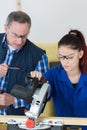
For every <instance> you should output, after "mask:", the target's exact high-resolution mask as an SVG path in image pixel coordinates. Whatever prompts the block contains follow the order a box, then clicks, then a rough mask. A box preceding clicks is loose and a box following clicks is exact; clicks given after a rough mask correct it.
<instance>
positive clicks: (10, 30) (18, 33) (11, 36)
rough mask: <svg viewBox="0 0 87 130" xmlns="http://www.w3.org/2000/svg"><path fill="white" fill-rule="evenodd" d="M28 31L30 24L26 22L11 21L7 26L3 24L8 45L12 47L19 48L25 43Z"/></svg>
mask: <svg viewBox="0 0 87 130" xmlns="http://www.w3.org/2000/svg"><path fill="white" fill-rule="evenodd" d="M29 31H30V26H29V24H28V23H27V22H26V23H19V22H15V21H13V22H12V23H11V25H10V26H9V27H8V26H7V25H5V32H6V35H7V43H8V45H10V46H12V47H13V48H14V49H20V48H21V47H22V46H23V45H24V44H25V42H26V39H27V36H28V34H29Z"/></svg>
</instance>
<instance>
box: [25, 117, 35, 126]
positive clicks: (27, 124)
mask: <svg viewBox="0 0 87 130" xmlns="http://www.w3.org/2000/svg"><path fill="white" fill-rule="evenodd" d="M25 125H26V127H27V128H34V127H35V121H34V120H33V119H28V120H27V121H26V124H25Z"/></svg>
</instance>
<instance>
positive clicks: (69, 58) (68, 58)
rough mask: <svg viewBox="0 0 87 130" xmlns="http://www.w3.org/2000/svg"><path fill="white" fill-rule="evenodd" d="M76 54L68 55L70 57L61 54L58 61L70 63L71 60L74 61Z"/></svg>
mask: <svg viewBox="0 0 87 130" xmlns="http://www.w3.org/2000/svg"><path fill="white" fill-rule="evenodd" d="M74 54H75V53H73V54H70V55H68V56H64V55H61V54H58V55H57V57H58V59H59V60H60V61H61V60H65V59H66V60H68V61H70V60H72V59H73V58H74Z"/></svg>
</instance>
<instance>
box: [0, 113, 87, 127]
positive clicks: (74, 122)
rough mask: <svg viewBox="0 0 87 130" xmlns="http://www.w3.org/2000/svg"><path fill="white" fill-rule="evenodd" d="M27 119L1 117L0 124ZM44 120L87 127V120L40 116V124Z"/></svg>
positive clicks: (24, 117)
mask: <svg viewBox="0 0 87 130" xmlns="http://www.w3.org/2000/svg"><path fill="white" fill-rule="evenodd" d="M10 118H12V119H15V118H17V119H21V120H22V119H27V117H26V116H2V115H1V116H0V122H2V123H4V122H7V121H8V119H10ZM43 119H50V120H52V119H56V120H63V122H64V125H84V126H86V125H87V118H72V117H70V118H68V117H43V116H40V117H39V118H38V120H37V121H38V122H40V121H42V120H43Z"/></svg>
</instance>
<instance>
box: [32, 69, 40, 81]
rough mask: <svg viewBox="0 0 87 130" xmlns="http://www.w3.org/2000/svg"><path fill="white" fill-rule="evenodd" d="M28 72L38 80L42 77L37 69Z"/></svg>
mask: <svg viewBox="0 0 87 130" xmlns="http://www.w3.org/2000/svg"><path fill="white" fill-rule="evenodd" d="M30 74H31V77H37V78H38V80H40V79H41V77H42V73H41V72H39V71H31V72H30Z"/></svg>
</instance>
